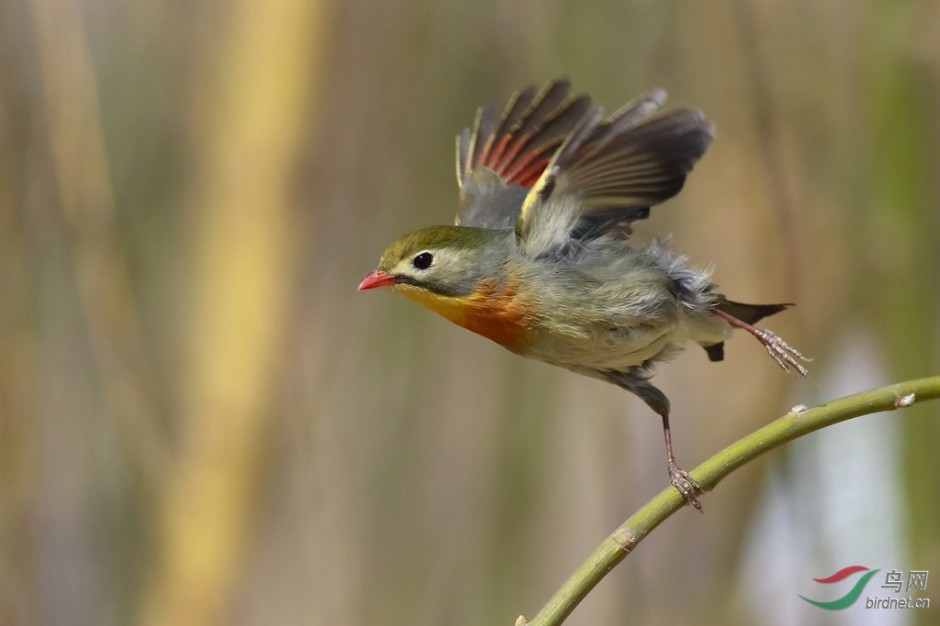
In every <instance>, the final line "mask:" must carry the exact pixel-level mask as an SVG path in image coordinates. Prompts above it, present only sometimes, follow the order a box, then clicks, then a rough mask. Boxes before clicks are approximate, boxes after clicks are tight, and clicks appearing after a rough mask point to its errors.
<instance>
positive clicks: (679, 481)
mask: <svg viewBox="0 0 940 626" xmlns="http://www.w3.org/2000/svg"><path fill="white" fill-rule="evenodd" d="M669 482H670V483H672V486H673V487H675V488H676V491H678V492H679V493H680V494H681V495H682V497H683V498H685V501H686V503H688V504H691V505H692V506H694V507H695V508H696V509H698V511H699V512H700V513H701V512H702V503H701V502H699V501H698V498H696V497H695V494H696V493H704V492H705V490H704V489H703V488H702V486H701V485H700V484H698V482H696V480H695V479H694V478H692V477H691V476H689V473H688V472H687V471H685V470H684V469H682V468H681V467H679V466H678V465H676V462H675V461H670V462H669Z"/></svg>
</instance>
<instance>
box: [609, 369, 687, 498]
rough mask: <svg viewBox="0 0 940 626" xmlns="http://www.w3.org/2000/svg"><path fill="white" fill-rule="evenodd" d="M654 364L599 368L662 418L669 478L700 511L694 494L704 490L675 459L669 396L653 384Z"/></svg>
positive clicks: (613, 381) (611, 380)
mask: <svg viewBox="0 0 940 626" xmlns="http://www.w3.org/2000/svg"><path fill="white" fill-rule="evenodd" d="M650 366H651V364H649V363H647V364H646V365H642V366H638V367H633V368H630V369H629V370H627V371H625V372H620V371H616V370H608V371H604V372H600V373H601V374H603V376H604V377H605V378H607V380H609V381H610V382H612V383H614V384H615V385H617V386H618V387H622V388H623V389H626V390H627V391H629V392H630V393H634V394H636V395H638V396H639V397H640V398H642V400H643V401H644V402H646V404H647V405H648V406H649V407H650V408H651V409H653V410H654V411H656V413H658V414H659V415H660V417H662V418H663V436H664V437H665V439H666V468H667V471H668V472H669V482H670V483H672V486H673V487H675V488H676V490H677V491H678V492H679V493H680V494H682V497H683V498H685V501H686V502H687V503H689V504H691V505H692V506H694V507H695V508H696V509H698V510H699V511H701V510H702V503H701V502H699V501H698V498H696V497H695V494H696V492H697V493H702V492H703V491H704V490H703V489H702V486H701V485H700V484H698V483H697V482H695V480H694V479H693V478H692V477H691V476H689V473H688V472H687V471H685V470H684V469H682V468H681V467H679V464H678V463H676V455H675V454H674V453H673V451H672V433H671V432H670V431H669V398H667V397H666V394H664V393H663V392H662V391H660V390H659V389H657V388H656V387H654V386H653V385H652V384H651V383H650V381H649V380H647V378H648V377H649V375H650Z"/></svg>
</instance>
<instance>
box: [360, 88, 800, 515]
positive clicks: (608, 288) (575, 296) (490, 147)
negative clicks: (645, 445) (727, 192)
mask: <svg viewBox="0 0 940 626" xmlns="http://www.w3.org/2000/svg"><path fill="white" fill-rule="evenodd" d="M665 101H666V92H665V90H663V89H653V90H651V91H649V92H647V93H645V94H643V95H641V96H639V97H637V98H635V99H634V100H632V101H630V102H629V103H627V104H626V105H624V106H623V107H622V108H620V109H619V110H617V111H616V112H614V113H613V114H611V115H609V116H606V117H605V114H604V108H603V107H602V106H600V105H597V104H595V103H594V102H593V100H592V99H591V98H590V97H589V96H587V95H583V94H582V95H576V96H574V95H571V84H570V80H569V79H567V78H559V79H556V80H553V81H550V82H549V83H548V84H547V85H546V86H544V87H543V88H541V89H537V87H536V86H535V85H530V86H528V87H526V88H524V89H521V90H519V91H517V92H515V93H514V94H513V95H512V96H511V97H510V99H509V101H508V103H507V104H506V105H505V107H503V109H502V111H501V112H500V111H499V110H498V109H497V107H496V105H495V104H494V103H490V104H488V105H486V106H484V107H481V108H479V109H478V110H477V114H476V117H475V119H474V122H473V125H472V127H470V128H467V129H464V130H463V132H461V133H460V134H459V135H458V136H457V182H458V187H459V208H458V212H457V216H456V220H455V222H454V224H453V225H439V226H431V227H427V228H422V229H420V230H417V231H414V232H411V233H408V234H405V235H403V236H401V237H399V238H398V239H395V240H394V241H393V242H392V243H391V244H390V245H389V246H388V247H387V248H386V249H385V251H384V252H383V253H382V255H381V259H380V261H379V264H378V267H377V268H376V269H375V270H373V271H372V272H370V273H368V274H367V275H366V276H365V278H363V279H362V281H361V283H360V284H359V287H358V288H359V290H360V291H361V290H367V289H375V288H379V287H387V288H390V289H392V290H393V291H395V292H398V293H400V294H401V295H403V296H405V297H406V298H408V299H410V300H413V301H415V302H417V303H419V304H421V305H423V306H425V307H427V308H428V309H430V310H432V311H434V312H435V313H438V314H440V315H441V316H443V317H444V318H446V319H448V320H450V321H451V322H453V323H455V324H457V325H459V326H462V327H464V328H466V329H468V330H470V331H472V332H474V333H477V334H479V335H482V336H483V337H486V338H487V339H490V340H492V341H494V342H496V343H498V344H500V345H501V346H503V347H505V348H507V349H508V350H510V351H512V352H514V353H516V354H519V355H521V356H524V357H528V358H532V359H536V360H539V361H543V362H546V363H549V364H552V365H556V366H559V367H563V368H565V369H568V370H570V371H572V372H575V373H578V374H582V375H585V376H589V377H592V378H596V379H600V380H604V381H607V382H609V383H613V384H614V385H617V386H618V387H621V388H623V389H625V390H627V391H629V392H631V393H633V394H635V395H636V396H638V397H639V398H640V399H642V400H643V401H644V402H645V403H646V404H647V405H648V406H649V408H650V409H652V410H653V411H654V412H655V413H657V414H658V415H659V416H660V417H661V419H662V426H663V435H664V439H665V447H666V466H667V472H668V476H669V482H670V483H671V484H672V485H673V486H674V487H675V488H676V490H678V492H679V493H680V494H681V496H682V497H683V498H684V500H685V503H687V504H689V505H691V506H694V507H695V508H696V509H698V510H699V511H701V510H702V506H701V502H700V501H699V499H698V497H697V495H699V494H702V493H704V490H703V488H702V486H701V485H700V484H699V483H698V482H697V481H695V480H694V479H693V478H692V477H691V476H690V475H689V473H688V472H687V471H686V470H684V469H682V468H681V467H680V466H679V464H678V463H677V462H676V457H675V454H674V451H673V445H672V435H671V431H670V426H669V414H670V404H669V400H668V398H667V397H666V395H665V394H664V393H663V392H662V391H660V390H659V389H658V388H657V387H655V386H654V385H653V384H652V383H651V382H650V379H651V377H652V375H653V373H654V369H655V366H656V365H657V364H658V363H661V362H663V361H668V360H669V359H671V358H672V357H673V356H675V355H676V354H677V353H678V352H680V351H681V350H682V349H683V348H684V347H685V345H686V344H687V343H689V342H695V343H698V344H699V345H700V346H702V347H703V348H704V349H705V352H706V354H707V357H708V359H709V360H710V361H721V360H722V359H723V358H724V342H725V341H726V340H728V339H729V338H730V337H731V334H732V330H733V329H735V328H737V329H742V330H744V331H746V332H748V333H750V334H751V335H753V336H754V337H755V338H756V339H757V340H758V341H759V342H760V343H761V344H762V345H763V346H764V347H765V348H766V350H767V352H768V353H769V354H770V356H771V357H772V358H773V359H774V361H775V362H776V363H777V364H778V365H779V366H780V367H782V368H783V369H784V370H785V371H788V372H796V373H798V374H800V375H802V376H807V375H808V371H807V369H806V367H805V366H804V365H803V364H802V363H805V362H807V361H810V360H811V359H809V358H807V357H805V356H804V355H803V354H801V353H800V352H799V351H798V350H796V349H795V348H793V347H791V346H790V345H789V344H788V343H786V342H785V341H784V340H783V339H781V338H780V337H779V336H778V335H776V334H774V333H773V332H771V331H769V330H766V329H764V328H759V327H757V326H755V324H756V323H757V322H758V321H760V320H761V319H763V318H764V317H767V316H769V315H773V314H775V313H779V312H780V311H783V310H784V309H786V308H788V307H790V306H792V304H791V303H785V304H762V305H761V304H758V305H754V304H744V303H741V302H736V301H733V300H729V299H728V298H726V297H725V296H724V295H722V294H721V293H719V292H718V291H717V287H716V285H715V284H714V283H712V282H711V278H710V274H711V272H710V271H709V270H705V269H700V268H695V267H692V266H690V265H689V264H688V260H687V258H686V256H684V255H682V254H680V253H678V252H675V251H673V249H672V246H671V242H670V240H669V239H668V238H654V239H652V240H651V241H649V242H648V243H645V244H643V245H631V242H630V235H631V234H632V232H633V223H634V222H636V221H639V220H644V219H646V218H647V217H649V214H650V208H651V207H653V206H656V205H658V204H660V203H662V202H664V201H666V200H668V199H670V198H672V197H673V196H675V195H676V194H677V193H678V192H679V191H680V189H681V188H682V187H683V185H684V183H685V180H686V177H687V175H688V174H689V173H690V171H691V170H692V168H693V166H694V165H695V163H696V162H697V161H698V160H699V158H700V157H702V155H703V154H704V153H705V151H706V149H707V148H708V146H709V144H710V143H711V142H712V140H713V139H714V137H715V126H714V124H713V123H712V122H711V121H709V120H708V119H706V117H705V115H704V114H703V113H702V111H701V110H699V109H696V108H690V107H681V106H680V107H672V108H664V107H663V105H664V104H665Z"/></svg>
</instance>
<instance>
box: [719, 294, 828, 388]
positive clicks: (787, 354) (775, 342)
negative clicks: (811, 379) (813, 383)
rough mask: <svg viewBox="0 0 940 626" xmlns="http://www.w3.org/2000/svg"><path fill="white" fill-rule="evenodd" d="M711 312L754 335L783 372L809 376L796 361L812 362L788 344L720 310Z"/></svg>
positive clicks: (766, 331) (768, 332)
mask: <svg viewBox="0 0 940 626" xmlns="http://www.w3.org/2000/svg"><path fill="white" fill-rule="evenodd" d="M711 312H712V313H713V314H715V315H717V316H718V317H720V318H721V319H723V320H725V321H726V322H728V323H729V324H731V325H732V326H737V327H738V328H742V329H744V330H746V331H747V332H749V333H751V334H752V335H754V337H756V338H757V340H758V341H759V342H761V345H763V346H764V348H766V349H767V353H768V354H769V355H770V356H771V357H772V358H773V360H774V361H776V362H777V365H779V366H780V367H782V368H783V370H784V371H786V372H789V371H790V370H791V369H792V370H795V371H796V372H797V373H799V374H800V375H801V376H809V370H807V369H806V368H805V367H803V366H802V365H801V364H800V363H799V362H798V360H799V361H803V362H804V363H806V362H809V361H812V359H811V358H808V357H805V356H803V355H802V354H800V351H799V350H797V349H796V348H794V347H793V346H791V345H790V344H788V343H787V342H786V341H784V340H783V339H781V338H780V337H778V336H777V335H775V334H774V333H772V332H770V331H769V330H767V329H764V328H757V327H755V326H751V325H750V324H748V323H747V322H745V321H742V320H739V319H738V318H736V317H735V316H733V315H730V314H728V313H725V312H724V311H722V310H721V309H711Z"/></svg>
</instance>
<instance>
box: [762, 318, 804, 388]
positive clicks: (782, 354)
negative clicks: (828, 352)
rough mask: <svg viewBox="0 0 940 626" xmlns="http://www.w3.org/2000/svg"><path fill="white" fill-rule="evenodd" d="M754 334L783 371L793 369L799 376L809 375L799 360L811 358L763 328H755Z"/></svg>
mask: <svg viewBox="0 0 940 626" xmlns="http://www.w3.org/2000/svg"><path fill="white" fill-rule="evenodd" d="M754 330H755V331H757V332H755V333H754V336H755V337H757V339H758V340H759V341H760V342H761V343H762V344H763V345H764V347H765V348H766V349H767V354H769V355H770V357H771V358H772V359H773V360H774V361H776V362H777V365H779V366H780V367H782V368H783V371H785V372H789V371H791V370H795V371H796V372H797V373H799V374H800V376H809V370H807V369H806V368H805V367H803V366H802V365H800V363H799V362H798V360H797V359H799V361H803V362H804V363H808V362H810V361H812V360H813V359H811V358H809V357H807V356H803V354H801V353H800V351H799V350H797V349H796V348H794V347H793V346H791V345H790V344H788V343H787V342H786V341H784V340H783V339H781V338H780V337H779V336H778V335H776V334H774V333H772V332H770V331H769V330H766V329H764V328H755V329H754Z"/></svg>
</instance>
